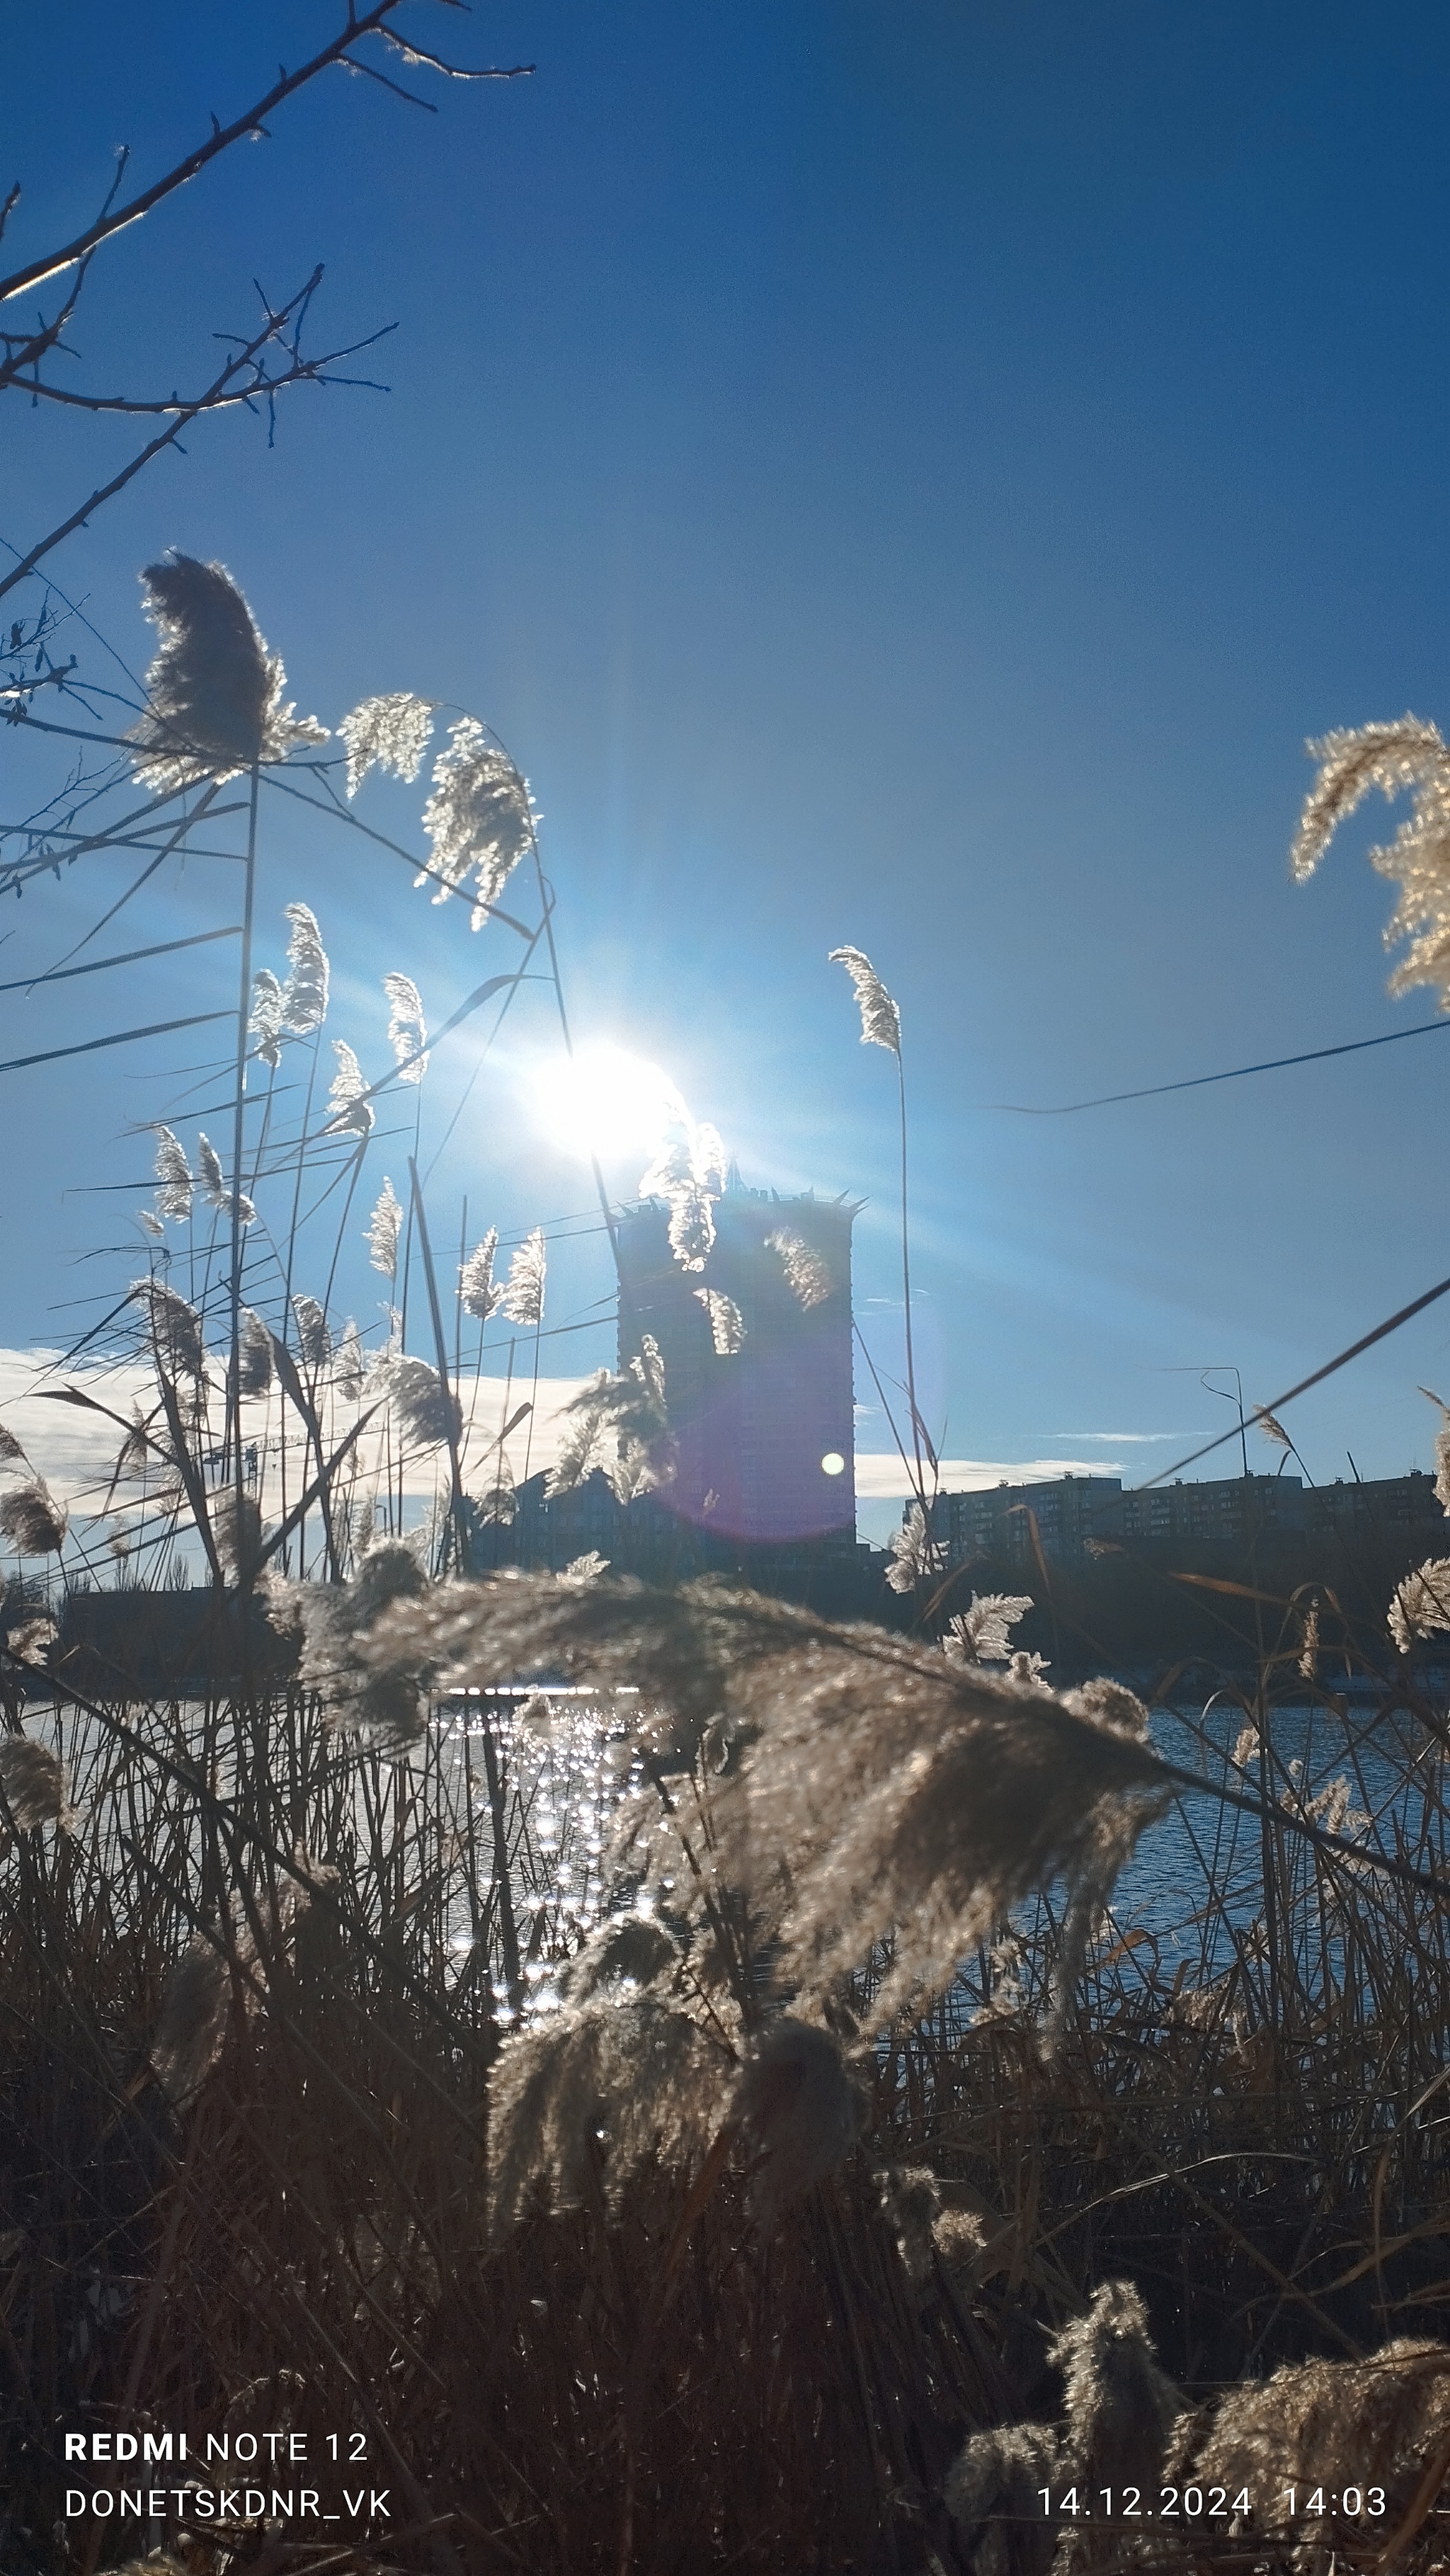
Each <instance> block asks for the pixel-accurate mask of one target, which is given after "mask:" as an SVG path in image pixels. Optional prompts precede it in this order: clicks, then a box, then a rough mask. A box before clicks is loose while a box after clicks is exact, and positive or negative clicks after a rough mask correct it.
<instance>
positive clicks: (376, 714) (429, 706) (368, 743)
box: [337, 689, 434, 799]
mask: <svg viewBox="0 0 1450 2576" xmlns="http://www.w3.org/2000/svg"><path fill="white" fill-rule="evenodd" d="M433 705H434V702H433V700H432V699H431V698H415V697H414V696H413V694H412V692H411V690H408V689H395V690H393V691H392V693H391V694H390V695H389V696H386V697H380V698H364V699H362V701H361V702H360V704H359V705H357V706H355V707H354V708H353V710H352V713H351V714H350V715H345V716H344V717H343V720H342V722H341V724H340V725H339V726H338V728H337V730H338V735H339V737H340V739H341V741H342V743H343V745H344V747H345V749H346V751H347V792H348V796H349V798H350V799H351V798H352V797H354V796H356V794H357V791H358V789H359V788H360V787H361V785H362V783H363V780H364V779H365V778H366V777H367V775H368V772H369V771H370V770H373V769H385V770H387V771H389V772H390V773H391V775H392V776H393V777H394V778H401V779H404V780H406V781H407V783H408V784H409V785H410V786H411V784H412V782H413V780H414V779H415V778H416V777H417V775H418V772H419V770H420V769H421V768H422V766H423V754H424V752H425V751H426V750H427V748H428V745H429V743H430V742H431V741H432V739H433Z"/></svg>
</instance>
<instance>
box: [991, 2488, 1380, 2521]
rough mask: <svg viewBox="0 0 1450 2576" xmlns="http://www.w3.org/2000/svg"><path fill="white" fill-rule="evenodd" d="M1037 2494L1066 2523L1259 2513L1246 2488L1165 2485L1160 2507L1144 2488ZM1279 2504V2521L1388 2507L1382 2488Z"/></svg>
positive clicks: (1372, 2513)
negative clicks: (1233, 2492)
mask: <svg viewBox="0 0 1450 2576" xmlns="http://www.w3.org/2000/svg"><path fill="white" fill-rule="evenodd" d="M1037 2492H1038V2495H1039V2496H1040V2497H1041V2499H1042V2510H1043V2512H1044V2514H1050V2515H1054V2516H1057V2517H1059V2518H1060V2519H1062V2520H1063V2521H1066V2522H1087V2521H1090V2520H1092V2519H1093V2518H1096V2519H1098V2520H1099V2521H1102V2522H1172V2521H1178V2522H1209V2521H1218V2520H1223V2521H1227V2520H1229V2519H1230V2518H1231V2517H1234V2516H1237V2515H1239V2514H1246V2513H1253V2512H1254V2511H1255V2510H1256V2508H1255V2505H1254V2500H1253V2498H1252V2497H1251V2495H1250V2494H1249V2491H1248V2488H1247V2487H1240V2488H1239V2490H1238V2492H1237V2494H1236V2495H1230V2493H1229V2490H1228V2488H1227V2487H1194V2486H1188V2487H1160V2488H1159V2489H1158V2499H1157V2502H1156V2503H1154V2502H1153V2501H1152V2499H1151V2494H1150V2498H1149V2501H1148V2502H1146V2503H1145V2502H1144V2498H1143V2490H1142V2488H1141V2487H1062V2488H1060V2489H1059V2490H1058V2491H1057V2492H1056V2493H1055V2494H1054V2492H1053V2490H1052V2488H1051V2487H1039V2488H1038V2490H1037ZM1276 2503H1277V2508H1278V2509H1277V2511H1276V2513H1275V2515H1274V2517H1273V2519H1274V2520H1275V2521H1276V2522H1297V2521H1298V2520H1299V2519H1300V2518H1301V2517H1302V2518H1303V2519H1304V2520H1306V2521H1311V2520H1317V2518H1318V2517H1319V2516H1320V2515H1321V2514H1326V2513H1337V2514H1346V2515H1348V2516H1349V2517H1350V2519H1351V2520H1360V2519H1363V2518H1365V2517H1367V2518H1368V2519H1369V2520H1370V2521H1371V2522H1381V2521H1383V2519H1384V2515H1385V2509H1386V2508H1385V2491H1384V2488H1383V2487H1357V2486H1344V2487H1323V2486H1319V2487H1280V2488H1279V2489H1278V2491H1277V2496H1276Z"/></svg>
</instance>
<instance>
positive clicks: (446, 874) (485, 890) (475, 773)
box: [414, 716, 536, 930]
mask: <svg viewBox="0 0 1450 2576" xmlns="http://www.w3.org/2000/svg"><path fill="white" fill-rule="evenodd" d="M535 819H536V818H535V815H534V810H533V806H532V804H531V802H530V798H529V786H528V780H527V779H526V778H521V777H520V776H519V773H518V771H517V770H516V769H515V767H514V765H513V762H512V761H511V760H510V758H509V756H508V754H507V752H506V751H504V750H502V749H501V748H500V746H499V745H498V744H496V743H491V742H490V741H489V739H488V735H487V733H486V731H485V729H484V727H483V726H482V725H481V724H480V723H479V722H478V720H477V718H476V717H475V716H462V717H460V719H459V721H458V723H457V724H452V725H450V726H449V728H448V748H447V750H446V751H440V753H439V754H438V757H437V759H436V760H435V761H434V763H433V792H432V794H431V796H430V797H429V799H428V802H427V804H426V805H425V806H424V808H423V829H424V831H425V832H426V833H427V835H428V838H429V841H430V842H431V844H432V852H433V864H432V869H431V870H425V871H424V872H423V874H422V875H421V876H419V877H417V878H416V879H415V880H414V882H415V883H416V884H418V885H425V884H427V883H428V882H429V879H430V876H434V877H440V878H441V879H442V883H441V884H440V885H439V886H438V887H437V890H436V891H435V893H434V896H433V901H434V902H435V903H446V902H447V901H448V898H449V896H450V895H451V894H455V893H456V892H457V891H458V889H459V887H460V886H461V885H462V884H463V883H464V881H465V879H466V878H467V876H468V874H469V871H470V869H472V870H473V871H474V872H475V875H474V899H473V913H472V918H471V922H470V927H471V928H472V929H474V930H481V929H482V927H483V924H484V922H485V921H486V920H487V918H488V914H489V909H490V907H491V906H492V905H493V904H495V903H497V901H498V898H499V896H500V895H501V894H502V892H503V890H504V887H505V886H506V885H507V883H508V881H509V878H510V877H511V876H512V874H513V872H514V869H515V868H516V867H517V866H518V863H519V861H520V859H521V858H523V857H524V856H525V855H526V853H527V852H528V851H529V850H531V849H532V848H533V845H534V824H535Z"/></svg>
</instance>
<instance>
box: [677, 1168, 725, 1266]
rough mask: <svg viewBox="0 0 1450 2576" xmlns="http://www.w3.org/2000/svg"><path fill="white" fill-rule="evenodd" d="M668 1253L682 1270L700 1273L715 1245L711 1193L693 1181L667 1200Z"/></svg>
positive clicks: (683, 1183) (682, 1185) (682, 1186)
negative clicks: (669, 1251)
mask: <svg viewBox="0 0 1450 2576" xmlns="http://www.w3.org/2000/svg"><path fill="white" fill-rule="evenodd" d="M669 1242H670V1250H671V1252H672V1253H673V1255H674V1257H675V1259H676V1261H677V1262H678V1263H679V1265H680V1268H681V1269H682V1270H703V1269H704V1267H705V1264H706V1262H707V1260H708V1259H709V1257H710V1254H711V1252H712V1250H713V1249H714V1243H715V1212H714V1208H713V1206H712V1203H711V1199H710V1193H709V1191H708V1190H707V1189H704V1188H702V1186H701V1184H700V1183H699V1182H698V1181H695V1180H689V1181H685V1182H682V1184H681V1186H680V1187H679V1188H678V1189H677V1190H675V1191H673V1192H672V1193H671V1196H670V1222H669Z"/></svg>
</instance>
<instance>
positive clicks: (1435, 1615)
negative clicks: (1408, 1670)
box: [1390, 1556, 1450, 1655]
mask: <svg viewBox="0 0 1450 2576" xmlns="http://www.w3.org/2000/svg"><path fill="white" fill-rule="evenodd" d="M1445 1628H1450V1556H1432V1557H1427V1558H1426V1560H1425V1563H1424V1564H1423V1565H1421V1566H1417V1567H1416V1569H1415V1571H1414V1573H1413V1574H1407V1575H1406V1576H1405V1579H1404V1581H1403V1583H1401V1584H1399V1585H1398V1586H1397V1587H1396V1590H1395V1594H1394V1597H1393V1599H1392V1601H1391V1602H1390V1634H1391V1636H1392V1637H1393V1638H1394V1641H1395V1644H1396V1645H1397V1646H1398V1647H1399V1650H1400V1652H1401V1654H1402V1655H1407V1654H1408V1653H1409V1651H1410V1648H1411V1647H1412V1646H1413V1645H1414V1644H1415V1642H1416V1640H1417V1639H1418V1638H1421V1637H1431V1636H1434V1635H1435V1634H1436V1633H1437V1632H1438V1631H1439V1630H1441V1629H1445Z"/></svg>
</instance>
